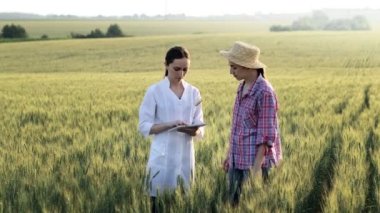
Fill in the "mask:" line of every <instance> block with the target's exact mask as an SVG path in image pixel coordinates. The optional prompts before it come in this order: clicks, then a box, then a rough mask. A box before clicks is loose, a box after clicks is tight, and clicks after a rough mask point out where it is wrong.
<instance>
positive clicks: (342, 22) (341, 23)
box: [325, 19, 351, 31]
mask: <svg viewBox="0 0 380 213" xmlns="http://www.w3.org/2000/svg"><path fill="white" fill-rule="evenodd" d="M325 30H338V31H344V30H351V21H350V20H349V19H336V20H332V21H330V22H329V23H328V24H327V25H326V26H325Z"/></svg>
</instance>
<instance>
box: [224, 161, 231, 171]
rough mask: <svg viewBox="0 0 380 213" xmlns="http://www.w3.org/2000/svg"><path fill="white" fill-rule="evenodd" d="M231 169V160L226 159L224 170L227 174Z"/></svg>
mask: <svg viewBox="0 0 380 213" xmlns="http://www.w3.org/2000/svg"><path fill="white" fill-rule="evenodd" d="M229 169H230V163H229V159H228V158H226V159H225V160H224V162H223V170H224V171H225V172H228V170H229Z"/></svg>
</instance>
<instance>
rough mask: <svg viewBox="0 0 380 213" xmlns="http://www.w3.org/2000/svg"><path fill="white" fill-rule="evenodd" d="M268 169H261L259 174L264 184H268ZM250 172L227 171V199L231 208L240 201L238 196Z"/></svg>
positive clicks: (233, 169)
mask: <svg viewBox="0 0 380 213" xmlns="http://www.w3.org/2000/svg"><path fill="white" fill-rule="evenodd" d="M269 169H270V168H266V167H265V168H264V167H262V168H261V173H262V176H263V181H264V183H265V184H266V183H268V177H269ZM249 172H250V170H248V169H247V170H242V169H235V168H230V169H229V170H228V182H229V186H228V199H229V201H230V203H231V204H232V206H236V205H238V204H239V201H240V195H241V192H242V188H243V184H244V182H245V181H246V180H247V179H248V177H249Z"/></svg>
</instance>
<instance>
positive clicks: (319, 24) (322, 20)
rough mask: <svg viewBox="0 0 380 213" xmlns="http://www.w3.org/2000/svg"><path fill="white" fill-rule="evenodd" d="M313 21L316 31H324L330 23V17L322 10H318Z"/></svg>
mask: <svg viewBox="0 0 380 213" xmlns="http://www.w3.org/2000/svg"><path fill="white" fill-rule="evenodd" d="M311 20H312V25H313V28H314V29H317V30H322V29H323V28H324V27H325V26H326V24H327V23H328V22H329V17H328V16H327V15H326V13H324V12H322V11H320V10H316V11H314V12H313V15H312V16H311Z"/></svg>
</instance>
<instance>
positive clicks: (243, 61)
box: [220, 41, 266, 69]
mask: <svg viewBox="0 0 380 213" xmlns="http://www.w3.org/2000/svg"><path fill="white" fill-rule="evenodd" d="M220 54H221V55H223V56H224V57H226V58H227V59H228V60H230V61H231V62H233V63H235V64H238V65H240V66H243V67H247V68H252V69H258V68H265V67H266V66H265V64H263V63H261V62H260V61H259V56H260V49H259V48H258V47H256V46H253V45H249V44H247V43H244V42H241V41H236V42H235V43H234V45H233V46H232V48H231V49H230V50H221V51H220Z"/></svg>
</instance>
